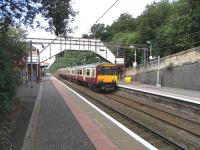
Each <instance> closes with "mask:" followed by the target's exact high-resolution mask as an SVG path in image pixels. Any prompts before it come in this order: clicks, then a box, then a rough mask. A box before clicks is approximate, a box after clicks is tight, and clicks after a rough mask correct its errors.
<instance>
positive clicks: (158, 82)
mask: <svg viewBox="0 0 200 150" xmlns="http://www.w3.org/2000/svg"><path fill="white" fill-rule="evenodd" d="M156 87H161V83H160V56H158V70H157V80H156Z"/></svg>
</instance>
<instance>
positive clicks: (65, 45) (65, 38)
mask: <svg viewBox="0 0 200 150" xmlns="http://www.w3.org/2000/svg"><path fill="white" fill-rule="evenodd" d="M66 46H67V43H66V35H65V51H66V49H67V48H66Z"/></svg>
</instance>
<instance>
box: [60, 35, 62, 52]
mask: <svg viewBox="0 0 200 150" xmlns="http://www.w3.org/2000/svg"><path fill="white" fill-rule="evenodd" d="M61 51H62V39H61V35H60V52H61Z"/></svg>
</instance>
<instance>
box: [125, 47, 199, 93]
mask: <svg viewBox="0 0 200 150" xmlns="http://www.w3.org/2000/svg"><path fill="white" fill-rule="evenodd" d="M158 67H159V68H160V80H161V84H162V86H168V87H175V88H183V89H190V90H198V91H200V47H196V48H192V49H189V50H187V51H184V52H180V53H177V54H174V55H171V56H167V57H164V58H161V61H160V65H159V66H158V65H157V61H154V62H151V63H148V64H147V66H146V69H145V66H142V65H141V66H138V67H137V68H136V69H127V70H126V75H127V76H128V75H131V76H132V75H133V76H134V78H135V80H136V81H138V82H142V83H146V84H154V85H155V84H156V79H157V70H158Z"/></svg>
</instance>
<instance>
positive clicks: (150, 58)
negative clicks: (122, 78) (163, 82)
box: [147, 41, 153, 62]
mask: <svg viewBox="0 0 200 150" xmlns="http://www.w3.org/2000/svg"><path fill="white" fill-rule="evenodd" d="M147 43H148V44H149V45H150V48H149V51H150V54H149V61H150V62H151V60H152V59H153V57H152V44H151V42H150V41H147Z"/></svg>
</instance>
